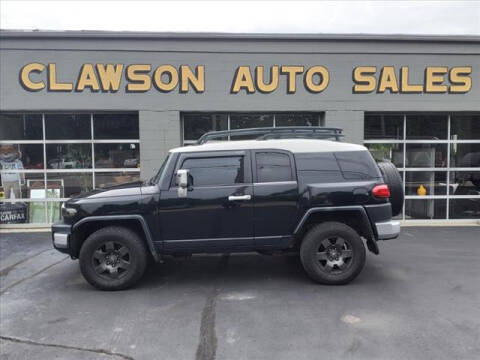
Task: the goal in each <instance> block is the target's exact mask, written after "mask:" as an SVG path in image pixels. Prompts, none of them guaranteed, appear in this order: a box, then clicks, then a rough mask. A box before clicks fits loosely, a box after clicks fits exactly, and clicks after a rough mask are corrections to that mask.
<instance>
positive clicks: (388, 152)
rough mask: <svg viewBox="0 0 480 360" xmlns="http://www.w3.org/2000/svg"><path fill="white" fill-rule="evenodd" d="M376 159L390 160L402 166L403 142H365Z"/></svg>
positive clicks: (397, 165)
mask: <svg viewBox="0 0 480 360" xmlns="http://www.w3.org/2000/svg"><path fill="white" fill-rule="evenodd" d="M365 146H366V147H367V148H368V150H370V152H371V153H372V156H373V158H374V159H375V160H376V161H391V162H392V163H394V164H395V166H396V167H403V144H383V143H382V144H365Z"/></svg>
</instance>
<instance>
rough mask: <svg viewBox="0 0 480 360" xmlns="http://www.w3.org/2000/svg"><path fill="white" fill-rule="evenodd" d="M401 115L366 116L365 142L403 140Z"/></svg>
mask: <svg viewBox="0 0 480 360" xmlns="http://www.w3.org/2000/svg"><path fill="white" fill-rule="evenodd" d="M403 118H404V116H403V115H386V114H368V115H366V116H365V140H368V139H393V140H401V139H403Z"/></svg>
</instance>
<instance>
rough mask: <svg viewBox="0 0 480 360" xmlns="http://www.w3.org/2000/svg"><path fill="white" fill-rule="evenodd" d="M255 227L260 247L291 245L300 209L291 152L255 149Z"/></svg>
mask: <svg viewBox="0 0 480 360" xmlns="http://www.w3.org/2000/svg"><path fill="white" fill-rule="evenodd" d="M253 173H254V189H253V193H254V203H255V208H254V220H253V222H254V229H255V245H256V246H257V247H272V248H283V247H285V246H287V245H288V242H289V240H290V239H291V234H292V233H293V228H294V226H295V220H296V218H297V211H298V185H297V179H296V171H295V167H294V161H293V156H292V154H291V153H289V152H287V151H279V150H271V151H270V150H267V151H265V150H261V151H255V152H254V159H253Z"/></svg>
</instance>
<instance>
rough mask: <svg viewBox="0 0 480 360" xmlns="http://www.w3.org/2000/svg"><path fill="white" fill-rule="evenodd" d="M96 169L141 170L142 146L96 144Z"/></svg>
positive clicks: (133, 144)
mask: <svg viewBox="0 0 480 360" xmlns="http://www.w3.org/2000/svg"><path fill="white" fill-rule="evenodd" d="M95 167H96V168H99V169H100V168H139V167H140V144H137V143H132V144H95Z"/></svg>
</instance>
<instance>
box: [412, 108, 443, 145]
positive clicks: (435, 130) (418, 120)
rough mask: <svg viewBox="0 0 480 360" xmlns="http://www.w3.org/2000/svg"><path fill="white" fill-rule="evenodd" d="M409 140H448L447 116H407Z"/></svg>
mask: <svg viewBox="0 0 480 360" xmlns="http://www.w3.org/2000/svg"><path fill="white" fill-rule="evenodd" d="M406 127H407V139H410V140H415V139H432V140H435V139H446V138H447V127H448V115H447V114H427V115H423V114H416V115H407V124H406Z"/></svg>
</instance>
